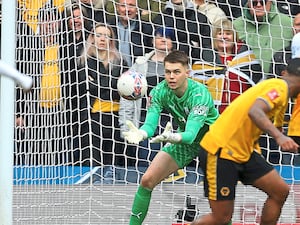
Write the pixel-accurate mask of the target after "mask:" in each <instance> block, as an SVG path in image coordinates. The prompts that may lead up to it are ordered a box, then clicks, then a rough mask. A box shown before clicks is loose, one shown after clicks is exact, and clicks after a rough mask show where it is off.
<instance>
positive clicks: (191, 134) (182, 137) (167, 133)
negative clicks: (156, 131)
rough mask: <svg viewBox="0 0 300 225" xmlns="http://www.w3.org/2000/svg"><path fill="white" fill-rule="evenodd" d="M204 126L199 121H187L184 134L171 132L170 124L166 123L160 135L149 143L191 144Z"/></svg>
mask: <svg viewBox="0 0 300 225" xmlns="http://www.w3.org/2000/svg"><path fill="white" fill-rule="evenodd" d="M203 126H204V124H203V123H201V122H200V121H193V120H188V121H187V123H186V126H185V131H184V132H179V133H174V132H173V131H172V130H173V129H172V124H171V122H168V123H167V125H166V127H165V130H164V132H163V133H162V134H160V135H157V136H155V137H153V138H152V139H151V140H150V142H151V143H160V142H170V143H173V144H174V143H183V144H192V143H193V142H194V141H195V139H196V137H197V134H198V132H199V130H200V129H201V128H202V127H203Z"/></svg>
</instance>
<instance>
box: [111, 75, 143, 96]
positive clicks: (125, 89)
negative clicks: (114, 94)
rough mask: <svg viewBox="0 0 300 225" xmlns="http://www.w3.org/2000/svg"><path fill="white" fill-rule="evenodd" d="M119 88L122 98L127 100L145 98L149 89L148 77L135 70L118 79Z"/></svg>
mask: <svg viewBox="0 0 300 225" xmlns="http://www.w3.org/2000/svg"><path fill="white" fill-rule="evenodd" d="M117 88H118V92H119V94H120V96H122V97H123V98H125V99H127V100H137V99H139V98H141V97H143V96H144V95H145V94H146V92H147V88H148V84H147V80H146V77H145V76H144V75H143V74H141V73H139V72H137V71H134V70H128V71H126V72H124V73H123V74H122V75H121V76H120V77H119V79H118V83H117Z"/></svg>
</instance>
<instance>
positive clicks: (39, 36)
mask: <svg viewBox="0 0 300 225" xmlns="http://www.w3.org/2000/svg"><path fill="white" fill-rule="evenodd" d="M253 1H254V0H253ZM253 1H252V0H237V1H222V0H220V1H199V0H194V1H190V0H168V1H136V0H115V1H109V0H78V1H68V0H56V1H55V0H53V1H51V0H31V1H24V0H18V1H17V6H18V7H17V21H16V31H17V33H16V40H17V43H16V64H17V69H18V70H19V71H20V72H22V73H24V74H27V75H29V76H31V77H32V78H33V81H34V82H33V83H34V85H33V88H32V90H31V92H29V93H25V92H23V91H22V90H21V89H20V88H17V90H16V93H17V96H16V102H15V110H16V113H15V118H16V129H15V148H14V149H15V152H14V153H15V156H14V159H15V165H72V166H93V167H94V166H118V167H140V166H142V167H147V166H148V165H149V163H150V162H151V159H153V157H154V155H155V154H156V152H157V151H158V150H159V149H160V148H161V146H160V145H161V144H156V145H153V144H150V143H148V142H147V141H144V142H143V143H141V144H140V145H130V144H128V143H126V142H125V141H124V139H123V137H122V134H121V133H122V131H124V130H125V129H126V128H125V127H124V126H123V125H124V118H122V117H121V115H123V116H126V117H129V118H130V117H131V118H132V119H135V121H134V122H135V123H136V124H137V125H138V124H139V123H141V122H143V121H142V120H143V119H144V116H145V112H146V110H147V108H146V107H147V106H146V105H147V97H144V98H143V99H142V101H141V102H140V103H138V102H127V103H126V102H125V105H120V102H121V103H122V101H123V100H122V99H120V96H119V95H118V92H117V89H116V82H117V79H118V76H120V74H121V73H123V72H125V71H126V70H128V69H130V68H132V67H133V66H135V67H136V66H138V67H141V66H142V65H144V64H142V63H141V60H145V58H146V60H149V61H150V62H151V63H148V64H147V69H146V70H145V73H146V74H145V75H146V77H147V80H148V83H149V91H150V90H151V88H153V86H155V85H156V84H157V83H158V82H160V81H161V80H162V79H163V76H164V74H163V69H162V61H163V59H162V58H160V57H159V56H161V55H162V53H165V52H167V51H171V50H172V49H179V50H182V51H185V52H186V53H187V54H188V56H189V57H190V63H191V76H192V78H193V79H196V80H198V81H199V82H203V83H205V84H207V86H208V87H209V88H210V90H211V91H212V94H213V96H214V100H215V103H216V106H217V107H218V109H219V111H220V113H222V111H223V110H224V108H226V106H227V105H228V104H230V102H231V101H233V100H234V98H235V97H236V96H238V95H239V94H240V93H242V92H243V91H245V90H246V89H247V88H249V87H250V86H253V85H255V84H256V83H258V82H259V81H261V80H263V79H268V78H270V77H274V76H275V77H280V76H281V72H282V71H283V70H284V68H285V65H286V63H287V61H288V60H289V57H291V56H290V54H291V49H290V46H291V40H292V37H293V36H294V35H295V34H296V33H298V32H300V14H299V13H300V6H299V3H298V1H272V0H261V1H255V2H256V4H260V5H261V6H263V7H262V8H263V10H261V11H260V12H259V13H257V14H256V16H253V14H252V12H253V9H252V7H253ZM267 6H268V7H267ZM155 39H163V43H161V45H162V46H160V47H158V44H157V45H155V43H156V42H155ZM220 40H221V41H220ZM168 41H169V42H170V43H171V47H170V48H168V46H167V44H168ZM224 41H227V42H228V43H229V42H230V43H231V47H230V48H229V47H226V46H225V44H224ZM219 42H222V43H219ZM228 43H227V44H228ZM222 44H223V48H224V49H223V52H222ZM2 47H3V46H2ZM228 49H230V51H228V52H226V50H228ZM151 52H152V53H153V54H152V55H151V54H150V55H149V53H151ZM157 52H158V53H160V54H154V53H157ZM147 57H148V58H147ZM138 59H139V60H138ZM137 64H138V65H137ZM123 104H124V103H123ZM122 106H124V107H125V108H124V107H123V108H121V107H122ZM126 107H127V108H126ZM128 107H130V108H128ZM292 107H293V102H291V104H290V106H289V109H288V111H287V113H286V117H287V118H286V121H287V123H286V125H287V126H288V121H289V116H290V114H291V110H292ZM132 109H135V110H132ZM119 110H123V111H122V112H121V111H119ZM136 111H138V115H137V114H136V113H137V112H136ZM167 121H172V118H171V117H170V116H169V115H168V114H167V113H165V114H164V115H163V116H162V118H161V122H160V124H161V126H160V128H159V130H158V131H157V133H161V132H162V129H163V127H164V126H165V124H166V122H167ZM260 144H261V148H262V150H263V153H264V155H265V157H267V159H268V161H270V162H271V163H274V164H278V163H287V164H291V163H300V162H297V158H294V157H293V160H294V161H295V162H291V160H290V159H289V158H290V156H289V155H287V156H286V157H285V156H283V155H280V154H281V153H278V151H277V149H278V147H277V146H276V144H275V143H274V142H273V141H272V139H271V138H269V137H268V136H263V137H262V139H261V141H260ZM272 150H274V153H272ZM196 164H197V162H196V161H194V162H193V163H191V165H190V166H191V167H195V166H196Z"/></svg>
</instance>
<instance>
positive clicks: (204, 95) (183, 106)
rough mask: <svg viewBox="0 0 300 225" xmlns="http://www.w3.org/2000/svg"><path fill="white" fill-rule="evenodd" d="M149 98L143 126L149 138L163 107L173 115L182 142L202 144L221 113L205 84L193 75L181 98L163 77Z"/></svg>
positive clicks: (152, 133)
mask: <svg viewBox="0 0 300 225" xmlns="http://www.w3.org/2000/svg"><path fill="white" fill-rule="evenodd" d="M149 99H150V100H149V101H150V105H149V106H148V109H147V115H146V119H145V123H144V124H143V126H142V127H141V128H140V129H142V130H144V131H146V132H147V134H148V137H152V136H153V135H154V132H155V130H156V127H157V125H158V121H159V117H160V113H161V112H162V111H163V110H165V111H167V112H169V113H170V114H171V115H172V116H173V118H174V121H175V122H176V124H177V125H178V132H179V133H180V134H181V135H182V143H183V144H191V143H194V142H197V143H199V141H200V140H201V139H202V137H203V135H204V134H205V132H206V131H207V128H208V126H209V125H210V124H212V123H213V122H214V121H215V120H216V119H217V118H218V116H219V113H218V110H217V109H216V108H215V106H214V102H213V99H212V96H211V94H210V93H209V91H208V89H207V88H206V86H205V85H203V84H201V83H199V82H197V81H194V80H192V79H190V78H188V86H187V89H186V91H185V93H184V95H183V96H182V97H180V98H179V97H177V96H176V95H175V93H174V92H173V90H172V89H170V88H169V87H168V84H167V82H166V80H164V81H162V82H160V83H159V84H158V85H157V86H156V87H154V88H153V89H152V90H151V92H150V95H149ZM202 128H203V129H202Z"/></svg>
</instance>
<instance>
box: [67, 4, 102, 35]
mask: <svg viewBox="0 0 300 225" xmlns="http://www.w3.org/2000/svg"><path fill="white" fill-rule="evenodd" d="M106 2H107V0H66V5H67V7H70V6H72V5H73V4H77V5H79V6H80V8H81V9H82V11H85V16H86V18H85V20H86V23H85V25H86V26H85V28H86V29H87V30H88V31H91V30H92V29H93V26H94V25H95V23H98V22H101V23H105V22H106V11H105V6H106Z"/></svg>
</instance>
